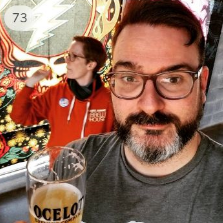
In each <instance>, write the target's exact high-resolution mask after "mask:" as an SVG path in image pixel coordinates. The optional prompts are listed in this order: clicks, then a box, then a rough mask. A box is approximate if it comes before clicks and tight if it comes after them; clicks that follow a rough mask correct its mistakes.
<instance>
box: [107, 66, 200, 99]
mask: <svg viewBox="0 0 223 223" xmlns="http://www.w3.org/2000/svg"><path fill="white" fill-rule="evenodd" d="M179 71H180V72H184V73H188V74H189V75H190V76H191V77H192V80H193V84H192V85H191V89H190V91H189V92H188V93H187V94H186V95H184V96H182V97H176V98H170V97H167V96H165V95H163V94H162V92H160V90H159V89H158V88H157V84H156V80H157V78H158V77H159V76H160V75H163V74H169V73H175V72H179ZM201 72H202V66H199V68H198V70H197V71H188V70H173V71H166V72H161V73H158V74H154V75H150V74H143V73H138V72H135V71H116V72H109V73H107V74H105V77H104V80H105V82H108V84H109V86H111V83H110V81H111V78H112V76H114V75H115V74H116V73H121V74H125V73H132V74H134V75H138V76H141V77H142V79H143V86H142V90H141V92H140V93H139V94H138V95H137V96H135V97H131V98H126V97H123V96H119V95H117V94H116V93H115V91H114V90H113V88H112V87H110V89H111V92H112V93H113V94H114V95H115V96H116V97H117V98H120V99H125V100H133V99H136V98H138V97H140V96H141V95H142V93H143V91H144V89H145V85H146V82H147V81H148V80H151V81H152V82H153V86H154V87H155V89H156V92H157V93H158V94H159V95H160V96H161V97H162V98H164V99H168V100H179V99H183V98H186V97H187V96H188V95H190V94H191V92H192V90H193V87H194V82H195V81H196V80H197V79H198V78H199V76H200V74H201Z"/></svg>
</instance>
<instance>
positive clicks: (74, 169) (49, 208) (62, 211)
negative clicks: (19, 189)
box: [26, 146, 86, 223]
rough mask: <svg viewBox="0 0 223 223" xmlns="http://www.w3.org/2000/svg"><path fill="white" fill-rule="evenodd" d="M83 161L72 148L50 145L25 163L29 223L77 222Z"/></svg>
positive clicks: (82, 189) (81, 204)
mask: <svg viewBox="0 0 223 223" xmlns="http://www.w3.org/2000/svg"><path fill="white" fill-rule="evenodd" d="M85 182H86V161H85V158H84V156H83V155H82V154H81V153H80V152H79V151H78V150H76V149H72V148H68V147H62V146H54V147H49V148H46V149H43V150H41V151H39V152H37V153H35V154H34V155H32V156H31V157H30V158H29V160H28V162H27V187H26V189H27V195H28V204H29V214H30V222H31V223H34V222H35V223H37V222H38V223H46V222H47V223H50V222H56V223H80V222H81V219H82V213H83V208H84V198H85V187H86V184H85Z"/></svg>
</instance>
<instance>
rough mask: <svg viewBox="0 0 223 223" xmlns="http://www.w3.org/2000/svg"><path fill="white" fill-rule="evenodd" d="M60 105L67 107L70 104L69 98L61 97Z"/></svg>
mask: <svg viewBox="0 0 223 223" xmlns="http://www.w3.org/2000/svg"><path fill="white" fill-rule="evenodd" d="M59 105H60V106H61V107H63V108H64V107H67V106H68V105H69V100H68V99H67V98H61V99H60V100H59Z"/></svg>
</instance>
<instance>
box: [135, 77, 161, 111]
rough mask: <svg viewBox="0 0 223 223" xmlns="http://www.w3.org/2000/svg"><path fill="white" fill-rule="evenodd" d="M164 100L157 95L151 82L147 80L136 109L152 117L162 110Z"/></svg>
mask: <svg viewBox="0 0 223 223" xmlns="http://www.w3.org/2000/svg"><path fill="white" fill-rule="evenodd" d="M164 100H165V99H163V98H162V97H161V96H160V95H159V94H158V93H157V91H156V88H155V86H154V84H153V82H152V81H151V80H148V81H147V82H146V85H145V89H144V91H143V93H142V95H141V96H140V97H139V101H138V107H139V108H140V109H141V110H142V111H144V112H145V113H147V114H148V115H153V114H154V113H155V112H157V111H162V110H163V109H164V106H165V101H164Z"/></svg>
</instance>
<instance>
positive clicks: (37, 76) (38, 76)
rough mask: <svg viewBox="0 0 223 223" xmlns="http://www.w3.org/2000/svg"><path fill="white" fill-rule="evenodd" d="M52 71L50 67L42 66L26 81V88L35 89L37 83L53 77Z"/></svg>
mask: <svg viewBox="0 0 223 223" xmlns="http://www.w3.org/2000/svg"><path fill="white" fill-rule="evenodd" d="M51 73H52V70H51V68H50V67H49V66H45V65H44V66H42V67H41V69H39V70H37V71H36V72H35V73H34V74H33V75H32V76H31V77H29V78H28V79H27V80H26V86H28V87H31V88H33V87H34V86H35V84H36V83H38V82H39V81H41V80H43V79H44V78H46V77H48V76H49V75H51Z"/></svg>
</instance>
